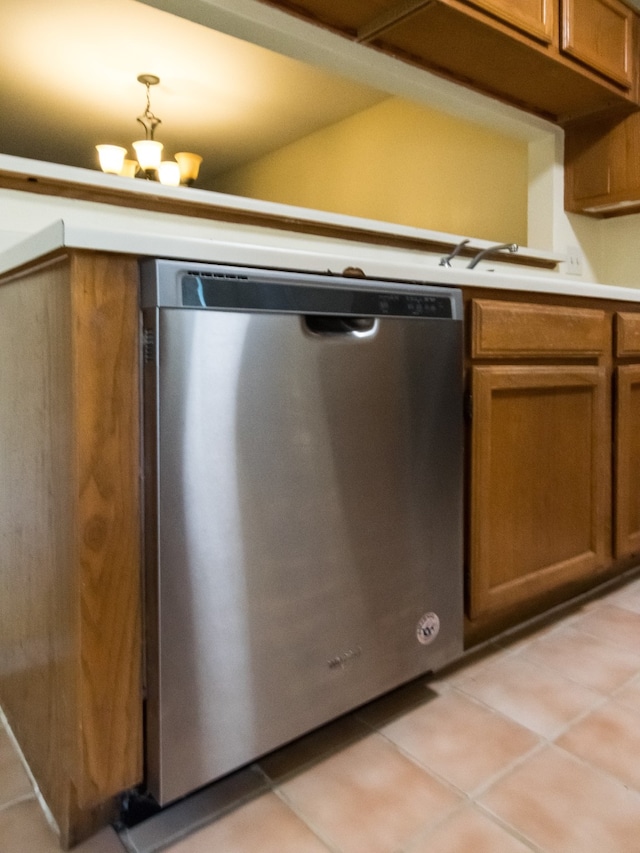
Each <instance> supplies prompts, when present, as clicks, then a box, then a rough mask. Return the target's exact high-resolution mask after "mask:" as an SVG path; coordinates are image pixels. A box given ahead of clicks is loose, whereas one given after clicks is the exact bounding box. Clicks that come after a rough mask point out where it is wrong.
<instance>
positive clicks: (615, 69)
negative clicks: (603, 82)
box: [561, 0, 633, 89]
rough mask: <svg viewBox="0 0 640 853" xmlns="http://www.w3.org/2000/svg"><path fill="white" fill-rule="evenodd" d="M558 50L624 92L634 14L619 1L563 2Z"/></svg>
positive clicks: (629, 80) (628, 81)
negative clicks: (560, 40) (582, 63)
mask: <svg viewBox="0 0 640 853" xmlns="http://www.w3.org/2000/svg"><path fill="white" fill-rule="evenodd" d="M562 8H563V20H562V33H561V39H562V43H561V47H562V49H563V51H564V52H565V53H567V54H568V55H569V56H572V57H573V58H574V59H578V60H579V61H580V62H584V64H585V65H588V66H589V67H590V68H592V69H593V70H594V71H597V72H599V73H600V74H603V75H604V76H605V77H608V78H609V79H610V80H613V81H614V82H615V83H618V84H620V85H621V86H623V87H624V88H627V89H628V88H630V87H631V84H632V82H633V80H632V73H631V71H632V68H631V62H632V43H633V12H632V11H631V9H629V8H628V7H627V6H625V5H624V4H623V3H620V2H619V0H563V7H562Z"/></svg>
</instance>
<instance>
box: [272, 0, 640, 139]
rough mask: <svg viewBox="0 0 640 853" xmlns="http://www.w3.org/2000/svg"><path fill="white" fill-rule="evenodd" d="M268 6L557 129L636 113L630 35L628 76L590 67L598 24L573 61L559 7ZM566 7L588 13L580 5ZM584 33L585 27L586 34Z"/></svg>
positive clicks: (444, 2)
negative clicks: (603, 115)
mask: <svg viewBox="0 0 640 853" xmlns="http://www.w3.org/2000/svg"><path fill="white" fill-rule="evenodd" d="M261 2H263V3H265V4H266V5H270V6H275V7H277V8H279V9H281V10H282V11H285V12H288V13H290V14H293V15H296V16H298V17H302V18H304V19H306V20H308V21H310V22H311V23H314V24H316V25H319V26H323V27H325V28H328V29H331V30H333V31H334V32H337V33H339V34H340V35H343V36H345V37H347V38H349V39H352V40H354V41H358V42H360V43H363V44H367V45H370V46H371V47H372V48H376V49H378V50H382V51H383V52H385V53H388V54H391V55H393V56H396V57H397V58H399V59H401V60H404V61H406V62H408V63H410V64H413V65H417V66H420V67H422V68H425V69H428V70H429V71H432V72H434V73H436V74H439V75H441V76H445V77H447V78H449V79H453V80H455V81H457V82H459V83H460V84H462V85H465V86H468V87H470V88H474V89H477V90H479V91H482V92H484V93H485V94H488V95H490V96H492V97H495V98H497V99H500V100H503V101H507V102H508V103H511V104H514V105H516V106H518V107H520V108H522V109H525V110H527V111H528V112H532V113H536V114H538V115H541V116H543V117H545V118H547V119H550V120H552V121H555V122H557V123H560V124H563V123H565V122H566V121H568V120H570V119H573V118H575V117H577V116H581V115H587V114H591V113H600V112H606V111H610V110H623V111H625V110H626V111H632V110H633V109H635V108H636V107H637V103H636V101H635V98H636V96H637V93H636V92H635V91H634V85H633V84H634V73H635V71H634V69H633V68H632V67H630V66H629V64H628V59H629V57H630V56H633V54H634V51H633V50H632V42H633V39H634V38H635V35H634V33H633V32H632V31H631V30H632V29H633V28H631V29H630V30H629V33H628V35H629V42H628V43H627V44H626V45H625V46H624V48H621V57H620V64H621V66H622V67H623V71H622V72H620V73H618V72H617V69H615V68H613V67H612V66H611V63H609V62H608V61H607V63H605V65H604V66H603V64H602V62H592V63H591V65H590V64H589V63H590V59H591V58H592V57H593V56H595V57H596V58H598V59H599V49H598V44H599V43H600V42H601V41H602V39H601V38H598V39H596V38H595V36H596V34H597V33H596V29H597V27H595V26H594V45H593V50H590V49H589V46H588V45H587V46H586V48H585V46H584V45H583V44H582V43H581V44H580V45H579V47H578V49H577V50H573V49H572V50H571V53H572V54H573V55H567V54H568V53H569V51H567V50H564V45H565V44H566V41H567V32H568V26H569V25H568V23H567V21H568V18H567V13H566V11H565V13H564V15H563V14H562V7H561V6H560V5H559V2H558V0H518V2H508V0H474V2H465V0H355V2H351V3H344V2H342V0H261ZM613 4H617V5H618V6H621V7H622V8H623V9H626V8H627V7H626V6H624V4H621V3H620V2H619V0H593V3H592V5H596V6H598V5H602V6H603V7H606V9H605V13H606V12H607V11H608V10H609V9H610V7H612V5H613ZM565 5H569V6H571V7H572V9H574V8H576V6H580V8H582V4H576V3H575V0H574V2H572V3H570V4H565ZM631 15H632V17H635V16H634V15H633V13H631ZM596 17H597V16H596ZM632 23H634V22H633V21H632ZM584 30H585V22H584V21H582V22H581V24H580V35H582V33H583V32H584ZM587 31H588V27H587ZM596 41H597V42H598V44H595V42H596Z"/></svg>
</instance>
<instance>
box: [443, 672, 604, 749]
mask: <svg viewBox="0 0 640 853" xmlns="http://www.w3.org/2000/svg"><path fill="white" fill-rule="evenodd" d="M458 687H459V689H460V690H463V691H464V692H465V693H468V694H469V695H470V696H474V697H475V698H477V699H480V700H481V701H482V702H484V703H486V704H487V705H489V706H490V707H492V708H494V709H495V710H496V711H500V712H501V713H502V714H504V715H505V716H507V717H510V718H511V719H513V720H515V721H516V722H517V723H520V724H521V725H523V726H526V727H527V728H529V729H531V730H532V731H534V732H537V733H538V734H540V735H542V736H543V737H546V738H552V737H554V736H555V735H557V734H559V733H560V731H561V730H562V729H563V728H564V727H565V726H566V725H567V724H568V723H569V722H570V721H571V720H573V719H575V718H576V717H578V716H579V715H581V714H583V713H585V712H586V711H588V710H589V709H590V708H591V707H593V706H594V705H595V704H596V703H597V702H599V701H602V700H601V696H600V694H598V693H595V692H594V691H592V690H589V689H587V688H586V687H582V686H581V685H580V684H576V683H574V682H572V681H569V680H568V679H567V678H564V676H562V675H560V674H559V673H556V672H553V671H552V670H548V669H545V668H542V667H539V666H536V665H535V664H533V663H530V662H529V661H527V660H523V659H522V657H521V656H519V655H510V656H508V657H505V658H503V659H501V660H498V661H496V662H495V663H492V664H491V665H490V666H488V667H486V669H484V670H481V671H480V672H478V673H477V674H474V675H473V676H471V677H470V678H468V679H466V680H464V681H461V682H460V684H459V686H458Z"/></svg>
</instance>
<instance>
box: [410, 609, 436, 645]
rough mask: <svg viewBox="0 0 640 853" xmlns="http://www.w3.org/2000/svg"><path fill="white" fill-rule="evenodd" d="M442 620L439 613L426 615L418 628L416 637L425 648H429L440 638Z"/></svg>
mask: <svg viewBox="0 0 640 853" xmlns="http://www.w3.org/2000/svg"><path fill="white" fill-rule="evenodd" d="M439 631H440V620H439V619H438V614H437V613H425V614H424V616H423V617H422V618H421V619H420V621H419V622H418V625H417V626H416V637H417V638H418V642H419V643H422V645H423V646H428V645H429V643H432V642H433V641H434V640H435V638H436V637H437V636H438V632H439Z"/></svg>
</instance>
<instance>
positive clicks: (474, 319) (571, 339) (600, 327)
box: [471, 299, 608, 358]
mask: <svg viewBox="0 0 640 853" xmlns="http://www.w3.org/2000/svg"><path fill="white" fill-rule="evenodd" d="M471 325H472V329H471V335H472V337H471V346H472V357H473V358H496V357H520V358H526V357H537V356H554V357H563V356H569V357H570V356H599V355H601V354H602V353H604V351H605V349H606V347H607V345H608V324H607V318H606V314H605V312H604V311H601V310H599V309H590V308H561V307H558V306H553V305H543V304H538V303H531V304H526V303H514V302H501V301H494V300H482V299H474V300H473V301H472V305H471Z"/></svg>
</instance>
